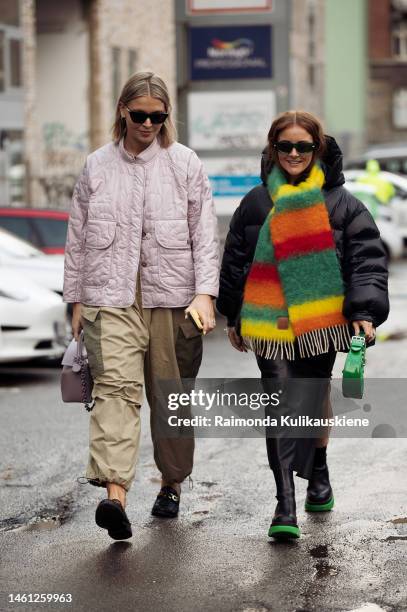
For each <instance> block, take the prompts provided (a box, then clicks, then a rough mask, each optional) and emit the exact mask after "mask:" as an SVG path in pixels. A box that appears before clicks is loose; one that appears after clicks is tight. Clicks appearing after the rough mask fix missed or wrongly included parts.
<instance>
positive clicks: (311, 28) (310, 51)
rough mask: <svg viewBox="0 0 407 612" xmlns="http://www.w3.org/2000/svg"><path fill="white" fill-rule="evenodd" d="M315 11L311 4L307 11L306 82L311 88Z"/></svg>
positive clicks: (312, 86)
mask: <svg viewBox="0 0 407 612" xmlns="http://www.w3.org/2000/svg"><path fill="white" fill-rule="evenodd" d="M315 63H316V53H315V13H314V6H313V5H312V4H311V6H310V10H309V13H308V84H309V86H310V88H311V89H314V87H315Z"/></svg>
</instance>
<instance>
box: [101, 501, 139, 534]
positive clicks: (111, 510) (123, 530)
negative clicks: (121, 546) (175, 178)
mask: <svg viewBox="0 0 407 612" xmlns="http://www.w3.org/2000/svg"><path fill="white" fill-rule="evenodd" d="M95 521H96V525H98V526H99V527H102V528H103V529H107V533H108V534H109V535H110V537H111V538H113V540H127V538H131V536H132V535H133V534H132V532H131V525H130V521H129V519H128V518H127V514H126V512H125V511H124V508H123V506H122V505H121V503H120V501H119V500H118V499H102V501H101V502H100V503H99V505H98V507H97V508H96V512H95Z"/></svg>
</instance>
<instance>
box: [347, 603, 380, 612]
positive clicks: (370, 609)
mask: <svg viewBox="0 0 407 612" xmlns="http://www.w3.org/2000/svg"><path fill="white" fill-rule="evenodd" d="M349 612H386V610H385V609H384V608H380V607H379V606H378V605H377V604H374V603H364V604H362V605H361V607H360V608H354V609H353V610H349Z"/></svg>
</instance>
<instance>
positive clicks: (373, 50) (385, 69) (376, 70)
mask: <svg viewBox="0 0 407 612" xmlns="http://www.w3.org/2000/svg"><path fill="white" fill-rule="evenodd" d="M368 29H369V47H368V49H369V86H368V107H367V140H368V143H369V144H376V143H396V142H402V141H404V142H406V141H407V0H369V19H368Z"/></svg>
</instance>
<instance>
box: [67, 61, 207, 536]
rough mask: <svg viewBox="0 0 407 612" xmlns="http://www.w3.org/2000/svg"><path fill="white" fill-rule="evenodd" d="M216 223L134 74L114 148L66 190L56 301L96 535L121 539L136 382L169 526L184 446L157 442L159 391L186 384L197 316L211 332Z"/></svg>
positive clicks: (160, 507)
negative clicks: (78, 361)
mask: <svg viewBox="0 0 407 612" xmlns="http://www.w3.org/2000/svg"><path fill="white" fill-rule="evenodd" d="M218 275H219V255H218V238H217V222H216V216H215V212H214V205H213V200H212V195H211V190H210V186H209V182H208V178H207V176H206V175H205V173H204V171H203V168H202V163H201V162H200V161H199V159H198V157H197V155H196V154H195V153H194V151H192V150H191V149H189V148H187V147H185V146H183V145H181V144H180V143H178V142H176V140H175V129H174V126H173V123H172V120H171V103H170V99H169V94H168V89H167V86H166V85H165V83H164V82H163V80H162V79H161V78H160V77H158V76H157V75H155V74H153V73H152V72H139V73H136V74H135V75H133V76H132V77H131V78H130V79H129V80H128V81H127V83H126V84H125V85H124V87H123V90H122V92H121V94H120V97H119V100H118V102H117V108H116V118H115V122H114V126H113V142H109V143H108V144H106V145H105V146H103V147H101V148H100V149H98V150H97V151H95V152H93V153H92V154H91V155H89V157H88V159H87V162H86V164H85V168H84V170H83V173H82V175H81V177H80V178H79V180H78V183H77V185H76V187H75V191H74V195H73V202H72V208H71V212H70V220H69V228H68V236H67V243H66V255H65V279H64V300H65V301H66V302H70V303H72V304H73V320H72V330H73V334H74V336H75V338H78V337H79V334H80V332H81V329H82V328H83V331H84V337H85V345H86V349H87V352H88V357H89V364H90V368H91V372H92V375H93V378H94V390H93V396H94V400H95V405H94V408H93V410H92V412H91V414H90V448H89V463H88V468H87V472H86V477H87V479H88V481H89V482H90V483H91V484H93V485H96V486H102V487H106V489H107V495H108V498H107V499H104V500H102V501H101V502H100V503H99V505H98V507H97V509H96V517H95V518H96V523H97V524H98V525H99V526H100V527H103V528H105V529H107V531H108V533H109V535H110V536H111V537H112V538H114V539H124V538H129V537H131V535H132V532H131V525H130V522H129V520H128V517H127V515H126V512H125V506H126V492H127V491H128V490H129V489H130V486H131V484H132V482H133V479H134V476H135V465H136V460H137V455H138V450H139V439H140V407H141V404H142V392H143V382H145V387H146V395H147V399H148V402H149V405H150V409H151V433H152V440H153V445H154V459H155V462H156V464H157V467H158V469H159V471H160V472H161V475H162V487H161V490H160V492H159V494H158V496H157V499H156V501H155V503H154V506H153V510H152V513H153V515H155V516H160V517H175V516H176V515H177V513H178V508H179V500H180V484H181V483H182V481H183V480H184V479H185V478H186V477H187V476H188V475H189V474H191V471H192V465H193V452H194V440H193V438H179V437H178V438H177V437H172V438H170V439H168V438H164V437H163V436H162V432H161V434H160V432H159V431H158V429H159V427H158V426H159V421H160V415H159V410H158V406H159V401H158V399H159V389H158V385H157V381H158V380H160V379H171V380H179V379H180V378H191V379H194V378H195V377H196V376H197V374H198V370H199V367H200V363H201V358H202V337H201V334H200V332H199V331H198V330H197V329H196V327H195V326H194V324H193V322H192V321H191V320H190V319H189V318H186V313H187V312H188V311H189V309H191V308H194V309H195V310H196V311H197V312H198V314H199V317H200V319H201V321H202V323H203V329H204V331H205V332H210V331H211V330H212V329H213V328H214V327H215V313H214V308H213V303H212V299H213V298H214V297H216V296H217V292H218Z"/></svg>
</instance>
